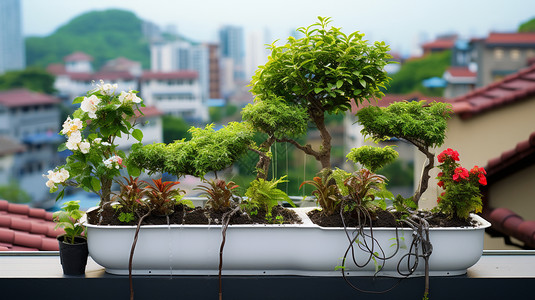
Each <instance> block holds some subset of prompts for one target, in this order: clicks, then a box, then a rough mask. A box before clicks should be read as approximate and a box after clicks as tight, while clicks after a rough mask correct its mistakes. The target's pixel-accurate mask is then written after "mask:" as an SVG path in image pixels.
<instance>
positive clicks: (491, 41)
mask: <svg viewBox="0 0 535 300" xmlns="http://www.w3.org/2000/svg"><path fill="white" fill-rule="evenodd" d="M485 43H486V44H487V45H490V46H500V45H501V46H503V45H510V44H514V45H526V44H535V33H529V32H524V33H519V32H514V33H498V32H491V33H490V34H489V36H488V37H487V38H486V39H485Z"/></svg>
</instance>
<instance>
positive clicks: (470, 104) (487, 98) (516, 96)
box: [449, 64, 535, 119]
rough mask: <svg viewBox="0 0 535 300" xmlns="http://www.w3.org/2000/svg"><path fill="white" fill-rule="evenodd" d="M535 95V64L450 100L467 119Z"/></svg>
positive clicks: (455, 108) (455, 110) (454, 109)
mask: <svg viewBox="0 0 535 300" xmlns="http://www.w3.org/2000/svg"><path fill="white" fill-rule="evenodd" d="M534 96H535V64H534V65H531V66H529V67H527V68H525V69H522V70H520V71H519V72H517V73H515V74H512V75H509V76H507V77H505V78H504V79H503V80H500V81H497V82H494V83H492V84H490V85H488V86H485V87H482V88H479V89H476V90H474V91H472V92H470V93H468V94H465V95H462V96H460V97H457V98H453V99H451V100H449V102H450V103H451V104H452V105H453V111H454V112H455V113H456V114H458V115H459V116H460V117H461V118H463V119H467V118H470V117H472V116H474V115H477V114H480V113H483V112H485V111H488V110H491V109H495V108H498V107H500V106H503V105H507V104H510V103H513V102H517V101H522V100H525V99H527V98H530V97H534Z"/></svg>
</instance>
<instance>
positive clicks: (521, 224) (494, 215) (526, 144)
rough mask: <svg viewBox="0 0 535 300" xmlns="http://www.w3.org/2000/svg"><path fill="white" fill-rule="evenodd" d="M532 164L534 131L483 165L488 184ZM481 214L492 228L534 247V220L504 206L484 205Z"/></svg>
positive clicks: (534, 143) (533, 162) (533, 159)
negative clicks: (526, 218)
mask: <svg viewBox="0 0 535 300" xmlns="http://www.w3.org/2000/svg"><path fill="white" fill-rule="evenodd" d="M533 164H535V132H533V133H532V134H530V136H529V138H528V139H527V140H525V141H522V142H520V143H518V144H517V145H516V146H515V147H514V148H513V149H511V150H508V151H505V152H504V153H502V155H500V156H499V157H496V158H493V159H491V160H489V162H488V163H487V166H486V167H485V170H486V171H487V178H488V184H489V185H492V183H493V182H496V181H498V180H499V179H500V178H503V177H506V176H508V175H509V174H512V173H514V172H515V171H518V170H521V169H523V168H525V167H528V166H531V165H533ZM483 214H484V217H485V218H487V219H488V220H489V222H491V224H492V229H493V230H496V231H498V232H499V233H501V234H504V235H506V236H510V237H514V238H516V239H518V240H519V241H521V242H523V243H524V247H525V248H528V249H535V220H524V219H523V218H522V217H521V216H519V215H518V214H516V213H515V212H513V211H511V210H509V209H507V208H505V207H498V208H492V207H485V208H484V210H483Z"/></svg>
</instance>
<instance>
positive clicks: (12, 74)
mask: <svg viewBox="0 0 535 300" xmlns="http://www.w3.org/2000/svg"><path fill="white" fill-rule="evenodd" d="M13 88H27V89H29V90H32V91H35V92H40V93H45V94H53V93H54V92H55V89H54V76H52V75H51V74H49V73H48V72H46V71H43V70H41V69H37V68H28V69H25V70H21V71H9V72H6V73H5V74H2V75H0V90H9V89H13Z"/></svg>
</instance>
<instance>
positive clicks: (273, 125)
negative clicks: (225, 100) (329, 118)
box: [242, 97, 308, 138]
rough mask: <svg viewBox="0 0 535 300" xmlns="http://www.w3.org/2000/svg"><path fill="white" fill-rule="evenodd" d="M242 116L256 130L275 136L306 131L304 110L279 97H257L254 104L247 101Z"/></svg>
mask: <svg viewBox="0 0 535 300" xmlns="http://www.w3.org/2000/svg"><path fill="white" fill-rule="evenodd" d="M242 118H243V120H244V121H247V122H250V123H251V125H252V126H253V127H254V128H255V129H257V130H258V131H260V132H263V133H266V134H268V135H269V136H274V137H276V138H282V137H286V136H290V137H298V136H302V135H304V134H306V131H307V121H308V115H307V113H306V111H304V110H299V109H292V107H291V106H290V105H288V104H287V103H285V102H284V100H282V99H281V98H279V97H274V98H270V99H266V100H260V98H259V97H257V98H256V99H255V102H254V104H251V103H249V104H247V106H245V107H244V108H243V110H242Z"/></svg>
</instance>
